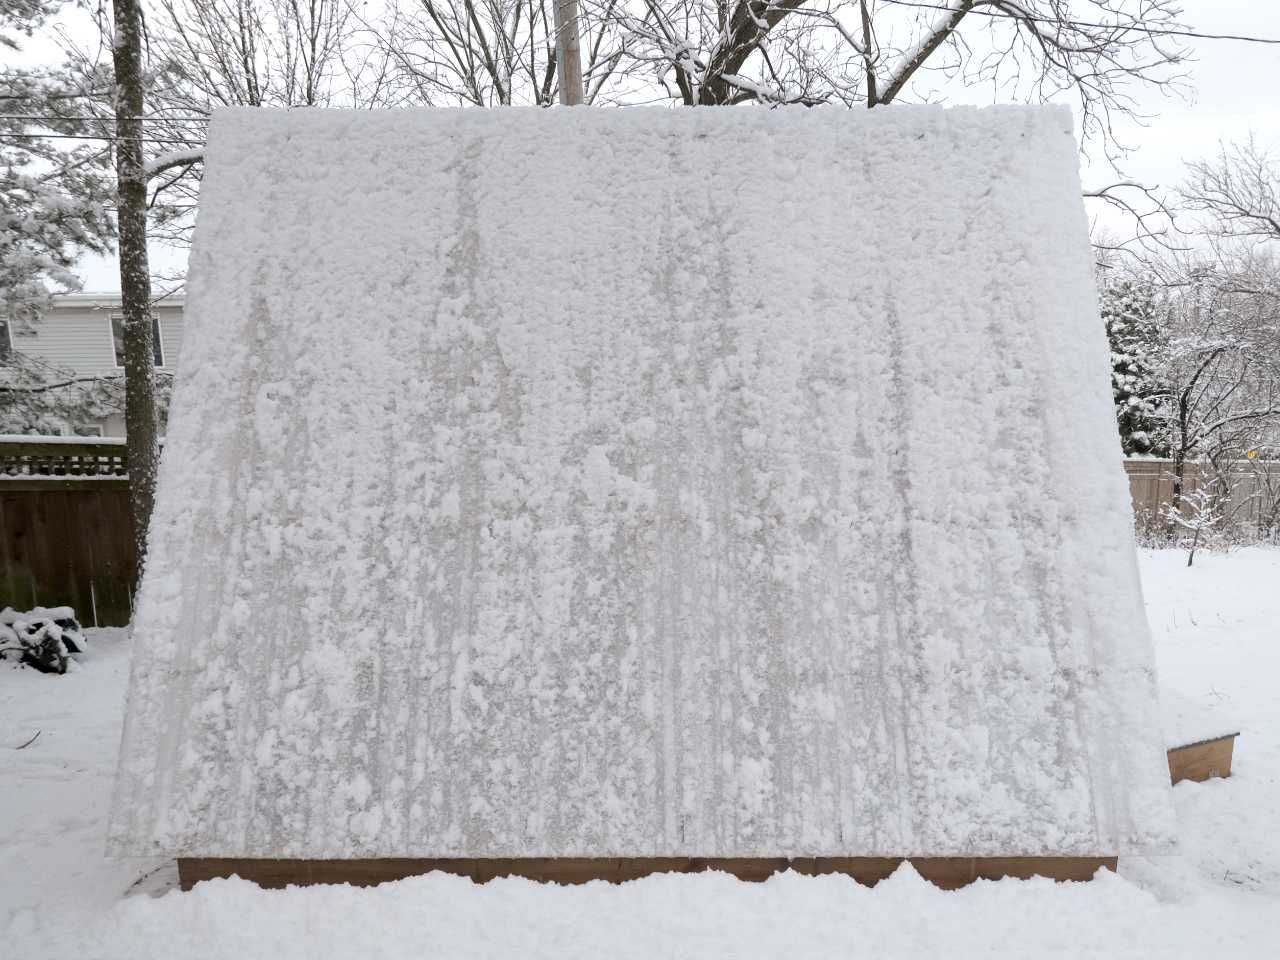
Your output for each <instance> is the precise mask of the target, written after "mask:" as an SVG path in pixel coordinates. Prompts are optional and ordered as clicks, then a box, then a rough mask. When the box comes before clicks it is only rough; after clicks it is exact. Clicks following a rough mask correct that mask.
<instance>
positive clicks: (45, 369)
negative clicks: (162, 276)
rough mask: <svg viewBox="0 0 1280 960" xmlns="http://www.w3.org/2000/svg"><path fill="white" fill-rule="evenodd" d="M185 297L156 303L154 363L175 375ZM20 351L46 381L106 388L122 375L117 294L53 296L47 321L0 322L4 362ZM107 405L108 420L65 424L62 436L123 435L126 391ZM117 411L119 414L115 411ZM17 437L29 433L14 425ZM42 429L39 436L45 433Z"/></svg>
mask: <svg viewBox="0 0 1280 960" xmlns="http://www.w3.org/2000/svg"><path fill="white" fill-rule="evenodd" d="M182 310H183V298H182V297H180V296H171V297H166V298H164V299H162V300H160V301H159V302H157V303H156V305H155V307H154V314H155V328H154V333H155V362H156V368H157V369H158V370H159V371H161V373H171V372H172V371H173V367H174V365H175V364H176V362H177V358H178V351H179V350H180V349H181V346H182V330H183V318H182ZM12 351H16V352H19V353H21V354H23V355H24V356H25V357H27V358H29V359H30V361H31V369H33V370H34V371H35V372H37V373H39V374H41V375H42V376H41V379H43V380H45V381H46V382H53V383H56V382H61V381H64V380H68V379H71V378H83V377H98V378H102V380H103V382H104V383H108V384H110V383H112V382H118V381H120V380H121V379H122V378H123V376H124V369H123V359H122V343H121V334H120V295H119V294H118V293H75V294H66V295H63V296H58V297H54V299H53V302H52V305H51V307H50V309H49V310H48V311H47V312H46V313H45V315H44V316H43V318H41V320H40V321H38V322H37V323H36V324H34V325H32V326H31V327H30V328H27V329H14V328H13V327H12V326H11V325H10V323H9V322H8V321H6V320H4V319H2V318H0V360H3V359H4V358H5V357H7V356H8V355H9V354H10V352H12ZM112 395H113V396H114V397H115V398H117V399H116V401H115V403H112V402H111V401H110V400H108V401H107V403H106V404H105V407H106V408H107V409H106V415H104V416H96V417H88V418H86V419H83V420H80V419H70V420H63V421H62V422H61V423H60V429H58V432H60V433H63V434H66V435H72V436H85V437H103V436H105V437H122V436H124V435H125V426H124V407H123V390H119V391H112ZM113 406H116V407H118V409H111V407H113ZM10 428H11V429H12V430H13V432H19V433H25V432H29V431H30V430H31V428H24V427H23V425H21V424H15V425H11V427H10ZM49 429H54V428H44V429H41V430H40V431H39V432H46V431H47V430H49Z"/></svg>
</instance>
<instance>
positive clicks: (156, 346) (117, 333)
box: [111, 316, 164, 367]
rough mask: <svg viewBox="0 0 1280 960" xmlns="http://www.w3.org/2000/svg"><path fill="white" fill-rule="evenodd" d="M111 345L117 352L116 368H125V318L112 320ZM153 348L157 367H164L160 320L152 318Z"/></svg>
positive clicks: (113, 318)
mask: <svg viewBox="0 0 1280 960" xmlns="http://www.w3.org/2000/svg"><path fill="white" fill-rule="evenodd" d="M111 344H112V346H113V347H114V348H115V352H116V366H117V367H123V366H124V317H112V318H111ZM151 346H152V349H153V350H154V351H155V357H156V366H157V367H163V366H164V345H163V344H161V342H160V320H159V318H157V317H154V316H153V317H152V318H151Z"/></svg>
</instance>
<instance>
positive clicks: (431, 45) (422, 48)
mask: <svg viewBox="0 0 1280 960" xmlns="http://www.w3.org/2000/svg"><path fill="white" fill-rule="evenodd" d="M556 5H557V3H556V0H403V2H401V3H400V4H398V5H397V6H395V7H393V8H392V10H391V11H390V13H389V15H388V16H387V17H386V18H385V20H384V21H383V22H381V23H378V24H374V23H369V24H367V26H368V27H369V29H370V30H372V31H373V32H374V33H375V34H376V35H377V37H378V42H379V44H380V45H381V47H382V49H383V50H384V51H385V53H386V56H387V57H389V58H390V59H391V60H392V61H393V62H394V64H395V68H396V69H395V78H396V84H395V85H396V92H397V96H398V97H399V100H400V102H403V103H422V104H429V105H439V106H456V105H463V106H476V107H494V106H512V105H515V104H529V105H535V106H550V105H551V104H553V103H555V102H556V101H557V99H558V96H559V78H558V63H557V54H556ZM619 6H620V3H619V2H618V0H604V2H603V4H602V5H601V6H600V7H599V8H598V9H594V14H595V15H591V14H589V13H586V12H583V13H581V14H580V15H579V17H578V24H579V30H580V32H581V34H582V36H581V46H582V48H583V52H584V56H585V63H584V64H583V68H582V74H583V101H584V102H585V103H598V102H601V94H602V91H604V90H606V88H607V87H608V86H609V84H610V82H611V81H612V80H615V79H617V78H618V77H617V75H616V70H617V67H618V64H619V62H620V61H621V59H622V51H621V49H620V45H619V41H618V30H617V24H616V22H615V20H614V19H613V17H614V12H615V11H616V9H617V8H618V7H619Z"/></svg>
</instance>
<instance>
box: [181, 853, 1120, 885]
mask: <svg viewBox="0 0 1280 960" xmlns="http://www.w3.org/2000/svg"><path fill="white" fill-rule="evenodd" d="M909 859H910V860H911V864H912V866H914V867H915V868H916V870H917V871H918V872H919V873H920V875H921V876H923V877H924V878H925V879H926V880H928V881H930V882H931V883H933V884H935V885H936V886H939V887H942V888H943V889H947V890H951V889H955V888H957V887H962V886H965V885H966V884H968V883H972V882H973V881H974V880H976V879H980V878H981V879H991V880H994V879H998V878H1000V877H1033V876H1035V877H1048V878H1050V879H1053V880H1088V879H1091V878H1092V877H1093V876H1094V874H1096V873H1097V872H1098V870H1099V869H1107V870H1115V868H1116V860H1117V858H1116V857H998V858H997V857H912V858H909ZM902 862H903V858H902V857H798V858H787V857H758V858H748V857H742V858H732V859H718V858H705V857H611V858H605V857H600V858H594V857H579V858H573V857H565V858H549V857H528V858H514V859H510V858H504V859H414V858H381V859H375V860H262V859H242V858H234V857H226V858H222V857H182V858H179V860H178V878H179V880H180V882H181V884H182V889H184V890H190V889H191V888H192V887H193V886H194V885H195V884H197V883H199V882H200V881H202V880H211V879H213V878H215V877H230V876H238V877H241V878H243V879H245V880H250V881H252V882H254V883H256V884H258V885H259V886H261V887H268V888H279V887H285V886H291V885H292V886H307V885H310V884H316V883H349V884H352V885H353V886H373V885H375V884H379V883H386V882H388V881H391V880H403V879H404V878H405V877H410V876H415V875H418V874H424V873H431V872H433V871H441V872H444V873H451V874H455V875H458V876H463V877H469V878H470V879H471V880H473V881H475V882H476V883H487V882H488V881H489V880H493V879H495V878H497V877H509V876H516V877H525V878H527V879H530V880H538V881H543V882H549V883H563V884H575V883H586V882H587V881H590V880H608V881H610V882H612V883H622V882H624V881H627V880H635V879H639V878H640V877H644V876H648V875H649V874H653V873H700V872H702V871H704V870H719V871H722V872H725V873H730V874H732V875H734V876H735V877H737V878H738V879H740V880H747V881H760V880H766V879H768V878H769V877H770V876H772V875H773V874H774V873H777V872H780V871H783V870H788V869H791V870H795V871H796V872H798V873H804V874H809V875H817V874H827V873H842V874H845V875H847V876H850V877H852V878H853V879H854V880H856V881H858V882H859V883H862V884H866V885H868V886H874V885H875V884H876V883H878V882H879V881H881V880H883V879H885V878H886V877H888V876H889V875H890V874H891V873H893V871H894V870H896V869H897V868H898V867H899V866H900V865H901V864H902Z"/></svg>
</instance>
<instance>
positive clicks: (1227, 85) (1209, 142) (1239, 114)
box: [82, 0, 1280, 291]
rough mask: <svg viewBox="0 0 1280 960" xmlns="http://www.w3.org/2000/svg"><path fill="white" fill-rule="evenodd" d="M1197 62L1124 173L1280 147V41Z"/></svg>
mask: <svg viewBox="0 0 1280 960" xmlns="http://www.w3.org/2000/svg"><path fill="white" fill-rule="evenodd" d="M1182 6H1183V10H1184V15H1183V18H1182V19H1183V20H1184V22H1186V23H1188V24H1189V25H1190V26H1191V27H1192V28H1193V29H1195V30H1196V31H1199V32H1203V33H1238V34H1247V35H1251V36H1260V37H1271V38H1276V39H1280V2H1276V0H1183V3H1182ZM1186 42H1187V43H1188V44H1189V45H1190V46H1191V47H1192V50H1193V55H1194V57H1195V62H1193V63H1191V64H1190V65H1189V68H1188V69H1189V73H1190V77H1189V81H1188V85H1189V87H1190V90H1189V94H1188V96H1189V99H1188V100H1186V101H1184V100H1180V99H1176V98H1174V99H1171V98H1168V97H1165V96H1162V95H1161V94H1160V93H1159V92H1156V91H1146V92H1142V93H1140V97H1141V99H1140V105H1141V106H1140V109H1141V111H1142V112H1143V113H1146V114H1150V115H1151V119H1150V120H1149V121H1147V124H1146V126H1145V127H1144V126H1140V125H1138V124H1135V123H1125V124H1123V125H1122V126H1121V127H1120V128H1119V132H1120V139H1121V140H1122V141H1124V142H1125V143H1126V144H1127V145H1130V146H1132V147H1134V150H1133V152H1132V153H1130V154H1129V155H1128V157H1127V158H1125V159H1124V160H1123V161H1122V166H1123V170H1122V171H1121V172H1122V173H1123V175H1124V176H1126V177H1127V178H1130V179H1134V180H1138V181H1141V182H1142V183H1145V184H1149V185H1152V186H1160V187H1163V188H1169V187H1173V186H1176V185H1177V184H1178V182H1179V181H1180V180H1181V179H1182V176H1183V165H1184V163H1185V162H1186V161H1188V160H1195V159H1199V158H1202V157H1207V156H1210V155H1212V154H1214V153H1215V152H1216V151H1217V149H1218V143H1219V142H1220V141H1230V140H1239V139H1243V138H1245V137H1247V136H1249V134H1250V133H1251V132H1252V133H1253V134H1254V135H1255V136H1257V138H1258V139H1259V142H1260V143H1262V144H1264V145H1265V146H1267V147H1269V148H1273V149H1275V150H1276V151H1277V153H1278V154H1280V44H1254V43H1241V42H1239V41H1233V40H1187V41H1186ZM949 101H950V102H954V103H964V102H968V103H989V102H991V101H990V93H989V92H988V91H985V90H982V91H980V90H971V91H964V90H957V91H954V92H953V93H952V95H951V96H950V98H949ZM1088 154H1089V155H1088V156H1087V157H1086V158H1085V159H1084V169H1083V170H1082V171H1081V176H1082V179H1083V180H1084V182H1085V185H1086V186H1087V187H1099V186H1105V185H1106V184H1108V183H1111V182H1114V181H1115V180H1116V179H1117V175H1116V172H1115V171H1113V170H1111V169H1109V167H1108V166H1107V165H1106V163H1105V162H1104V161H1103V159H1102V157H1101V154H1100V151H1098V150H1095V149H1090V150H1089V151H1088ZM1091 212H1095V213H1096V214H1097V215H1098V217H1099V222H1100V223H1101V224H1103V225H1104V226H1105V227H1106V228H1107V229H1108V230H1112V231H1114V232H1117V233H1124V232H1125V230H1126V229H1129V230H1131V227H1130V226H1129V224H1128V223H1127V222H1126V221H1125V220H1124V219H1123V218H1121V217H1120V216H1119V215H1117V214H1115V213H1112V212H1109V211H1107V210H1105V209H1098V210H1096V211H1091ZM152 256H153V260H154V262H155V266H156V268H158V269H162V270H165V271H166V272H168V271H172V270H175V269H179V268H181V266H182V265H183V263H184V261H185V252H183V251H177V250H173V249H172V248H162V247H158V248H156V249H155V250H154V251H153V254H152ZM82 272H83V275H84V279H85V289H86V290H92V291H107V290H118V289H119V280H118V277H117V274H116V264H115V260H114V258H99V257H94V258H90V259H88V260H86V261H85V262H84V263H83V264H82Z"/></svg>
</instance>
